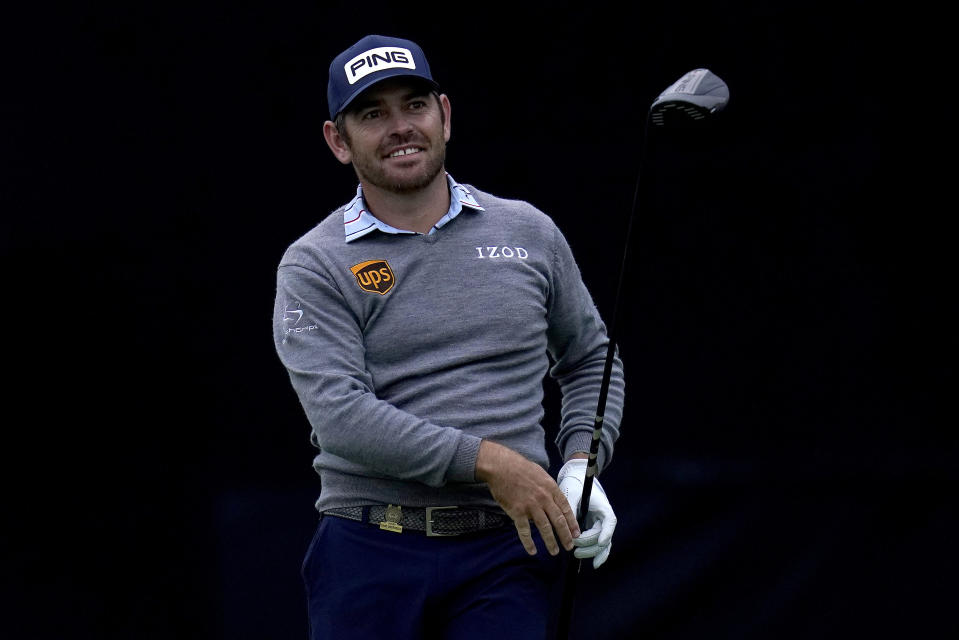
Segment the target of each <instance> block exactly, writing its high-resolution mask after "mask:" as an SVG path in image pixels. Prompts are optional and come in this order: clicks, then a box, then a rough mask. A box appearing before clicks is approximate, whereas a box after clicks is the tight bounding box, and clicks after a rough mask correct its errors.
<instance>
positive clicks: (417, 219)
mask: <svg viewBox="0 0 959 640" xmlns="http://www.w3.org/2000/svg"><path fill="white" fill-rule="evenodd" d="M360 183H361V184H362V185H363V198H364V199H365V200H366V205H367V206H368V207H369V208H370V212H371V213H372V214H373V215H375V216H376V217H377V218H379V219H380V220H382V221H383V222H385V223H386V224H388V225H390V226H391V227H396V228H397V229H403V230H404V231H416V232H417V233H428V232H429V230H430V229H432V228H433V225H434V224H436V223H437V222H438V221H439V219H440V218H442V217H443V216H445V215H446V213H447V212H448V211H449V208H450V190H449V186H448V184H447V182H446V171H440V172H439V173H438V174H437V175H436V178H435V179H434V180H433V181H432V182H430V183H429V184H428V185H426V186H425V187H423V188H422V189H419V190H417V191H413V192H411V193H393V192H392V191H387V190H384V189H380V188H379V187H376V186H374V185H371V184H368V183H367V182H366V181H362V180H361V181H360Z"/></svg>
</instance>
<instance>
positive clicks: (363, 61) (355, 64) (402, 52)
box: [343, 47, 416, 84]
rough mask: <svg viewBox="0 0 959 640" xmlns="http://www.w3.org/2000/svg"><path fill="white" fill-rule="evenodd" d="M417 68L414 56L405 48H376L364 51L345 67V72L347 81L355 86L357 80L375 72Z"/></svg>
mask: <svg viewBox="0 0 959 640" xmlns="http://www.w3.org/2000/svg"><path fill="white" fill-rule="evenodd" d="M415 68H416V63H415V62H413V54H412V53H411V52H410V50H409V49H404V48H403V47H376V48H375V49H370V50H369V51H364V52H363V53H361V54H360V55H358V56H356V57H355V58H353V59H352V60H350V61H349V62H347V63H346V64H345V65H343V71H345V72H346V79H347V80H349V82H350V84H355V83H356V81H357V80H359V79H360V78H363V77H364V76H368V75H370V74H371V73H373V72H374V71H382V70H383V69H415Z"/></svg>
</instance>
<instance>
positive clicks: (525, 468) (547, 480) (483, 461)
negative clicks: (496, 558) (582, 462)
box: [476, 440, 580, 556]
mask: <svg viewBox="0 0 959 640" xmlns="http://www.w3.org/2000/svg"><path fill="white" fill-rule="evenodd" d="M476 478H477V479H478V480H481V481H483V482H485V483H486V484H487V485H489V490H490V493H491V494H492V495H493V499H494V500H496V502H497V503H499V505H500V506H501V507H502V508H503V510H504V511H505V512H506V515H508V516H509V517H510V518H512V519H513V524H515V525H516V532H517V534H518V535H519V539H520V542H522V543H523V547H524V548H525V549H526V553H528V554H530V555H531V556H532V555H536V545H535V544H534V543H533V534H532V531H531V530H530V526H529V521H530V520H532V521H533V524H535V525H536V528H537V529H538V530H539V534H540V536H542V538H543V542H545V543H546V549H547V550H548V551H549V553H550V555H554V556H555V555H556V554H557V553H559V546H558V545H557V543H556V536H559V542H560V543H561V544H562V545H563V547H564V548H565V549H566V550H567V551H570V550H572V549H573V538H574V537H575V536H578V535H579V533H580V532H579V525H578V524H577V522H576V513H575V512H574V511H573V509H572V508H571V507H570V503H569V501H568V500H567V499H566V497H565V496H564V495H563V493H562V492H561V491H560V490H559V487H558V486H557V484H556V482H555V481H554V480H553V479H552V478H551V477H550V475H549V474H548V473H546V472H545V471H544V470H543V468H542V467H540V466H539V465H538V464H536V463H535V462H531V461H530V460H527V459H526V458H524V457H523V456H521V455H520V454H518V453H516V452H515V451H513V450H512V449H509V448H507V447H504V446H503V445H500V444H496V443H495V442H490V441H489V440H483V441H482V442H481V443H480V449H479V454H478V455H477V456H476ZM554 530H555V532H556V536H554V535H553V531H554Z"/></svg>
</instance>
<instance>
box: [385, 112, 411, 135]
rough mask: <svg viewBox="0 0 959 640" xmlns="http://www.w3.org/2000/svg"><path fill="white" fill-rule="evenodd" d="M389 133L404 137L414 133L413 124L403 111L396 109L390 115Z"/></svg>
mask: <svg viewBox="0 0 959 640" xmlns="http://www.w3.org/2000/svg"><path fill="white" fill-rule="evenodd" d="M389 125H390V126H389V133H390V134H391V135H399V136H404V135H407V134H409V133H410V132H412V131H413V123H412V120H411V119H410V118H409V115H408V114H406V113H405V112H404V111H403V110H402V109H396V110H394V111H393V113H391V114H390V120H389Z"/></svg>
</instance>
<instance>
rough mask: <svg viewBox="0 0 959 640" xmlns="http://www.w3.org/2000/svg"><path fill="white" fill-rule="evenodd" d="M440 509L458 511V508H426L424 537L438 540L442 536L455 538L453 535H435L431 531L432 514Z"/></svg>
mask: <svg viewBox="0 0 959 640" xmlns="http://www.w3.org/2000/svg"><path fill="white" fill-rule="evenodd" d="M441 509H459V507H456V506H452V507H426V537H428V538H440V537H444V536H455V535H456V534H455V533H436V532H435V531H433V512H434V511H439V510H441Z"/></svg>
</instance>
